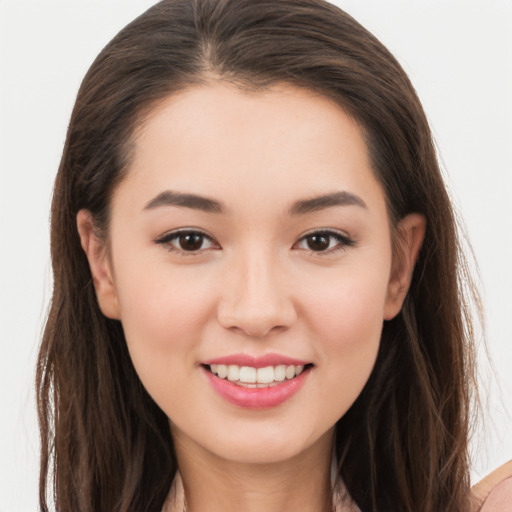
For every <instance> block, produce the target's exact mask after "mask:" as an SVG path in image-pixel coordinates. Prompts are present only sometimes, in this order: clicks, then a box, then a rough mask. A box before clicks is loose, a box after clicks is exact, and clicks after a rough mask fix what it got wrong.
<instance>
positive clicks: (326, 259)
mask: <svg viewBox="0 0 512 512" xmlns="http://www.w3.org/2000/svg"><path fill="white" fill-rule="evenodd" d="M388 222H389V221H388V215H387V211H386V201H385V197H384V193H383V191H382V188H381V186H380V184H379V183H378V181H377V180H376V179H375V177H374V175H373V172H372V170H371V168H370V162H369V160H368V155H367V150H366V146H365V143H364V141H363V138H362V134H361V130H360V128H359V126H358V125H357V124H356V123H355V122H354V121H353V120H352V119H351V118H350V117H349V116H348V115H347V114H345V113H344V112H343V111H342V110H341V109H340V108H339V107H338V106H336V105H334V104H333V103H332V102H330V101H329V100H327V99H325V98H324V97H320V96H317V95H314V94H313V93H311V92H308V91H305V90H300V89H297V88H294V87H291V86H288V87H286V86H280V87H274V88H272V89H270V90H268V91H265V92H258V93H247V92H242V91H240V90H238V89H236V88H234V87H233V86H230V85H223V84H215V85H209V86H203V87H198V88H193V89H189V90H187V91H185V92H183V93H181V94H179V95H174V96H172V97H170V98H168V99H167V100H166V101H164V102H163V103H161V104H160V105H159V106H158V107H157V108H156V109H155V110H154V112H153V113H152V115H151V116H150V117H149V118H148V119H147V120H146V122H145V124H144V126H143V127H141V128H140V129H139V130H138V132H137V135H136V138H135V152H134V161H133V164H132V165H131V167H130V169H129V172H128V174H127V177H126V178H125V179H124V181H123V182H122V183H121V184H120V186H119V187H118V188H117V190H116V192H115V194H114V197H113V200H112V214H111V224H110V230H109V251H108V256H106V257H104V259H103V260H101V261H100V263H99V264H97V265H96V266H94V264H93V265H92V267H93V273H95V282H96V288H97V293H98V298H99V301H100V305H101V307H102V309H103V311H104V312H105V313H106V314H107V315H108V316H111V317H114V318H119V319H120V320H121V322H122V325H123V329H124V332H125V335H126V341H127V345H128V349H129V352H130V355H131V358H132V360H133V364H134V366H135V368H136V370H137V372H138V375H139V377H140V379H141V381H142V383H143V384H144V386H145V388H146V389H147V391H148V392H149V394H150V395H151V396H152V397H153V399H154V400H155V401H156V403H157V404H158V405H159V406H160V407H161V409H162V410H163V411H164V412H165V413H166V414H167V416H168V417H169V418H170V420H171V424H172V432H173V435H174V436H175V438H179V441H180V443H182V444H184V445H185V446H188V447H190V448H191V449H194V448H196V449H201V450H206V451H208V452H210V453H212V454H214V455H217V456H220V457H222V458H224V459H229V460H233V461H243V462H272V461H279V460H285V459H288V458H290V457H293V456H296V455H299V454H301V453H303V452H304V450H306V449H308V448H309V447H312V446H314V445H315V443H316V442H318V441H319V440H320V439H322V438H324V437H325V435H328V434H329V432H330V431H331V430H332V429H333V426H334V424H335V422H336V421H337V420H338V419H339V418H340V417H341V416H343V414H344V413H345V412H346V411H347V409H348V408H349V407H350V406H351V405H352V403H353V402H354V400H355V399H356V398H357V396H358V395H359V393H360V392H361V390H362V388H363V386H364V385H365V383H366V381H367V379H368V377H369V375H370V372H371V371H372V368H373V365H374V362H375V358H376V355H377V350H378V347H379V340H380V336H381V329H382V323H383V320H384V319H388V318H391V317H393V316H394V315H395V314H396V313H397V312H398V310H399V309H400V306H401V298H400V297H399V298H397V293H395V292H396V290H395V288H396V287H397V286H398V285H397V284H396V283H395V282H394V281H395V278H394V277H393V276H394V272H392V253H391V238H390V229H389V224H388ZM79 224H80V218H79ZM102 265H103V266H102ZM98 268H99V269H100V270H98ZM95 269H96V270H95ZM402 298H403V297H402ZM212 365H213V366H212ZM301 369H302V373H300V371H301ZM214 372H217V375H215V374H214ZM295 374H299V375H298V376H294V375H295ZM255 380H256V382H254V381H255Z"/></svg>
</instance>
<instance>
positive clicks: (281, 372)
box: [212, 364, 286, 382]
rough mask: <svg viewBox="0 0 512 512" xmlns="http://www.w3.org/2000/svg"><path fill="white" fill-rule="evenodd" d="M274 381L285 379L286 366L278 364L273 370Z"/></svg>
mask: <svg viewBox="0 0 512 512" xmlns="http://www.w3.org/2000/svg"><path fill="white" fill-rule="evenodd" d="M212 371H213V370H212ZM274 379H275V380H276V381H277V382H283V380H284V379H286V366H285V365H284V364H280V365H279V366H276V367H275V368H274Z"/></svg>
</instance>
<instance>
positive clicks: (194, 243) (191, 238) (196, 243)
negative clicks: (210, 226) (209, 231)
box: [179, 233, 203, 251]
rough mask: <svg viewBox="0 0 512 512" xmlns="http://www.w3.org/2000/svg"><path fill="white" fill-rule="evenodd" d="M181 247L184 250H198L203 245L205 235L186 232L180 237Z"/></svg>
mask: <svg viewBox="0 0 512 512" xmlns="http://www.w3.org/2000/svg"><path fill="white" fill-rule="evenodd" d="M179 244H180V248H181V249H183V250H184V251H198V250H199V249H201V246H202V245H203V235H200V234H198V233H186V234H183V235H180V237H179Z"/></svg>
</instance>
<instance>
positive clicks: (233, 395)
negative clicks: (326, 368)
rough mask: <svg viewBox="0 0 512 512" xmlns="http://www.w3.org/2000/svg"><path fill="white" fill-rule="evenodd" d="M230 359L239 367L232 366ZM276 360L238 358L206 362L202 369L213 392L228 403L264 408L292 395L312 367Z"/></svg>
mask: <svg viewBox="0 0 512 512" xmlns="http://www.w3.org/2000/svg"><path fill="white" fill-rule="evenodd" d="M229 359H231V360H229ZM232 359H237V362H239V363H242V364H233V363H234V361H233V360H232ZM240 359H243V361H241V360H240ZM275 359H276V358H275V357H272V356H270V357H266V358H259V359H252V360H251V359H250V358H247V357H246V358H244V357H242V358H240V356H237V357H233V358H223V360H222V362H221V361H220V360H217V361H215V362H214V361H208V362H205V363H203V364H201V367H202V368H203V372H204V374H205V375H206V378H207V380H208V381H209V383H210V385H211V387H212V388H213V390H214V391H215V392H216V393H217V394H218V395H220V396H221V397H222V398H223V399H225V400H227V401H228V402H229V403H231V404H233V405H236V406H238V407H243V408H247V409H266V408H270V407H276V406H278V405H280V404H282V403H283V402H285V401H287V400H288V399H290V398H291V397H292V396H293V395H295V393H297V392H298V391H299V389H300V388H301V387H302V385H303V384H304V383H305V381H306V379H307V378H308V376H309V375H310V373H311V371H310V370H311V369H312V368H313V366H314V365H313V364H311V363H306V362H305V361H293V360H287V361H283V360H282V359H283V358H279V359H281V360H280V361H275ZM276 362H279V363H285V364H275V363H276ZM251 363H252V364H251ZM272 363H274V364H272ZM293 363H295V364H293ZM264 364H265V365H264Z"/></svg>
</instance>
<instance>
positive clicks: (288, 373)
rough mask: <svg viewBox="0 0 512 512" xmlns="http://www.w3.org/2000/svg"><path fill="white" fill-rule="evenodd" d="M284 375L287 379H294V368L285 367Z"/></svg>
mask: <svg viewBox="0 0 512 512" xmlns="http://www.w3.org/2000/svg"><path fill="white" fill-rule="evenodd" d="M285 375H286V378H287V379H293V377H295V366H287V367H286V373H285Z"/></svg>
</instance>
